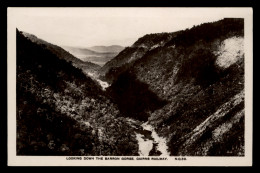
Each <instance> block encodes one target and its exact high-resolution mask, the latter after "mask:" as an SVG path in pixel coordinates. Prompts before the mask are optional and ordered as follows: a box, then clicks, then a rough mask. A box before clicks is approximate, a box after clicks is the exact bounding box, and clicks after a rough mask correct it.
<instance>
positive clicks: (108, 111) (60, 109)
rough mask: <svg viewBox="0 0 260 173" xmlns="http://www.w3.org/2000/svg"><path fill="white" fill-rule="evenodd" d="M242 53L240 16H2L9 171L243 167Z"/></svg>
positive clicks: (109, 12) (246, 69)
mask: <svg viewBox="0 0 260 173" xmlns="http://www.w3.org/2000/svg"><path fill="white" fill-rule="evenodd" d="M232 10H233V11H232ZM251 51H252V10H251V9H250V8H233V9H232V8H212V9H211V8H8V63H9V64H8V72H9V73H8V82H9V86H11V87H10V88H8V89H9V91H8V93H9V95H8V99H9V101H10V102H11V103H12V105H9V107H8V125H9V127H8V147H9V150H8V155H9V156H10V157H9V160H8V161H9V164H11V165H45V164H46V165H53V164H54V165H55V164H58V165H65V166H66V165H76V166H79V165H82V166H84V165H114V166H117V165H131V166H132V165H139V166H140V165H141V166H147V165H153V166H154V165H157V166H159V165H162V166H163V165H168V166H169V165H172V166H176V165H177V166H178V165H197V164H196V163H198V165H204V164H203V162H200V161H199V160H200V158H201V159H204V161H205V165H215V164H221V165H228V164H229V163H230V164H231V165H247V166H250V164H252V160H251V159H252V158H251V157H252V143H251V142H252V112H251V111H252V110H251V107H252V105H251V104H252V93H251V92H252V86H251V82H252V72H251V70H252V69H251V68H252V61H253V57H252V52H251ZM10 102H9V103H10ZM34 158H35V159H34ZM207 158H208V159H209V164H206V160H207ZM17 159H18V160H17ZM41 159H43V160H44V161H43V162H40V161H39V160H41ZM55 159H57V162H55ZM196 159H197V161H196ZM210 159H216V160H217V161H219V163H218V162H216V161H214V162H213V160H212V161H210ZM36 160H37V161H36ZM58 160H59V161H58ZM62 161H63V162H64V163H63V164H62V163H61V162H62ZM229 161H230V162H229Z"/></svg>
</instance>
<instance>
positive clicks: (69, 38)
mask: <svg viewBox="0 0 260 173" xmlns="http://www.w3.org/2000/svg"><path fill="white" fill-rule="evenodd" d="M238 11H239V9H238V10H237V12H234V13H230V10H228V8H218V9H216V8H214V9H213V8H212V9H206V8H204V9H202V8H201V9H195V8H11V9H9V10H8V16H10V17H12V19H13V20H15V25H16V27H17V28H18V29H19V30H21V31H25V32H28V33H31V34H34V35H36V36H37V37H39V38H42V39H44V40H46V41H48V42H50V43H53V44H57V45H60V46H65V45H66V46H80V47H88V46H95V45H106V46H107V45H115V44H116V45H122V46H131V45H132V44H133V43H134V42H135V41H136V40H137V39H138V38H139V37H141V36H143V35H145V34H149V33H159V32H174V31H178V30H182V29H186V28H189V27H192V26H193V25H198V24H201V23H204V22H209V21H217V20H220V19H222V18H224V17H233V16H237V14H238Z"/></svg>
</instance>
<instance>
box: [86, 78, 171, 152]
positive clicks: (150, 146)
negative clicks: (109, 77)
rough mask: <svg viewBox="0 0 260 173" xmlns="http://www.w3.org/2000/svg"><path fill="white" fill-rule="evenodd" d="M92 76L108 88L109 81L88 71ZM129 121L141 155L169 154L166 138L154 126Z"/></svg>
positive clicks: (129, 119)
mask: <svg viewBox="0 0 260 173" xmlns="http://www.w3.org/2000/svg"><path fill="white" fill-rule="evenodd" d="M88 75H89V76H90V77H92V78H93V79H94V80H96V81H97V82H98V83H99V84H100V86H101V87H102V89H103V90H106V88H107V87H109V84H108V83H107V82H104V81H101V80H100V79H98V78H97V76H96V75H95V74H94V73H88ZM127 120H128V123H129V124H130V125H131V126H133V127H134V128H135V129H136V130H135V134H136V140H137V141H138V145H139V152H138V154H139V155H140V156H169V155H170V154H169V152H168V151H167V149H168V146H167V145H166V139H165V138H163V137H160V136H159V135H158V134H157V133H156V131H155V130H154V128H153V127H152V126H151V125H150V124H148V123H147V122H146V123H143V124H140V123H137V121H136V120H133V119H131V118H128V119H127Z"/></svg>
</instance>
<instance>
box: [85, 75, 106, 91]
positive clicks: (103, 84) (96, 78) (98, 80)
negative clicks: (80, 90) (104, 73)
mask: <svg viewBox="0 0 260 173" xmlns="http://www.w3.org/2000/svg"><path fill="white" fill-rule="evenodd" d="M88 76H89V77H91V78H92V79H93V80H95V81H97V82H98V83H99V85H100V86H101V87H102V89H103V90H106V88H107V87H109V84H108V83H107V82H105V81H102V80H100V79H98V77H97V75H96V74H95V73H90V72H88Z"/></svg>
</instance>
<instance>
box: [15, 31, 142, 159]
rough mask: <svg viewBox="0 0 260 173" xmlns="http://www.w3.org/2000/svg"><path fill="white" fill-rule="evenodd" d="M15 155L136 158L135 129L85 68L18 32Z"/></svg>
mask: <svg viewBox="0 0 260 173" xmlns="http://www.w3.org/2000/svg"><path fill="white" fill-rule="evenodd" d="M16 40H17V84H16V85H17V86H16V88H17V121H16V122H17V155H138V145H137V141H136V139H135V135H134V134H133V127H132V126H130V125H129V122H128V120H127V119H125V118H123V117H122V115H120V112H119V110H118V108H117V106H116V105H115V104H114V103H112V101H111V100H109V99H108V98H107V97H106V96H105V93H104V92H103V91H102V90H101V88H100V86H99V85H98V84H97V83H96V82H95V81H93V80H92V79H91V78H90V77H87V76H86V75H85V74H83V72H82V70H81V69H79V68H76V67H74V66H73V65H72V64H71V63H70V62H67V61H66V60H64V59H61V58H60V57H59V56H57V54H54V53H53V51H51V50H50V49H49V48H46V46H45V44H37V43H35V42H32V41H31V40H30V39H28V38H26V37H24V36H23V34H22V32H19V31H18V30H17V39H16Z"/></svg>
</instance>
